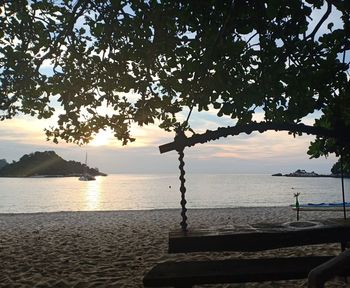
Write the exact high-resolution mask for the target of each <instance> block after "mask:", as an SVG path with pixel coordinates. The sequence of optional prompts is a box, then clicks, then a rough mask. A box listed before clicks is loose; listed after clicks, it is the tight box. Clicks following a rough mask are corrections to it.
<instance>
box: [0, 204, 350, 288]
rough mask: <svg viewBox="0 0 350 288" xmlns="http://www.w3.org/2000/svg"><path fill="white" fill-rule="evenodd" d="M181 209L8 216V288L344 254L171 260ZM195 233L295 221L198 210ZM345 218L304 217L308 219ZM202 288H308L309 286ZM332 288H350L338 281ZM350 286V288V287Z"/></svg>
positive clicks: (128, 283)
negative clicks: (162, 267) (181, 265)
mask: <svg viewBox="0 0 350 288" xmlns="http://www.w3.org/2000/svg"><path fill="white" fill-rule="evenodd" d="M179 213H180V211H179V210H152V211H106V212H57V213H35V214H0V287H143V286H142V278H143V275H144V274H145V273H146V272H147V271H148V270H149V269H150V268H151V267H152V266H153V265H155V264H156V263H158V262H160V261H165V260H169V259H173V260H174V259H207V258H229V257H258V256H262V255H264V256H266V255H269V256H273V255H280V256H292V255H306V254H319V255H327V254H328V255H329V254H334V255H336V254H337V253H339V251H340V250H339V245H338V244H332V245H314V246H307V247H298V248H285V249H277V250H273V251H264V252H261V253H260V252H259V253H247V252H245V253H237V252H234V253H231V252H230V253H229V252H225V253H195V254H191V255H185V254H177V255H169V254H167V245H168V232H169V230H171V229H174V228H178V227H179V224H178V223H179V222H180V214H179ZM188 216H189V220H188V222H189V225H190V227H208V226H214V225H220V226H221V225H227V224H239V223H256V222H262V221H272V222H287V221H293V220H295V212H294V211H292V210H291V209H290V208H289V207H278V208H234V209H206V210H190V211H189V212H188ZM336 217H342V214H341V212H339V213H338V212H329V213H325V212H303V213H301V220H307V219H320V218H336ZM198 287H307V284H306V280H298V281H280V282H264V283H248V284H230V285H216V286H215V285H212V286H209V285H207V286H198ZM327 287H347V286H346V285H345V284H344V283H342V282H341V281H340V280H337V279H336V280H334V281H332V282H330V283H329V284H327ZM348 287H350V286H348Z"/></svg>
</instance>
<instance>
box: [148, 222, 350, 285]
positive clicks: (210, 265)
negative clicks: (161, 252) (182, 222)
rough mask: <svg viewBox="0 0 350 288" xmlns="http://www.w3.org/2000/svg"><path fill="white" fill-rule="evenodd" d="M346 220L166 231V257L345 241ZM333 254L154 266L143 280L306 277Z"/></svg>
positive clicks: (349, 225) (349, 227)
mask: <svg viewBox="0 0 350 288" xmlns="http://www.w3.org/2000/svg"><path fill="white" fill-rule="evenodd" d="M348 241H350V222H349V221H345V222H344V221H338V220H337V221H335V220H328V221H323V222H308V223H307V222H305V223H304V224H303V222H298V223H296V224H293V223H290V225H289V224H288V225H286V224H285V223H282V224H278V223H277V224H276V223H260V224H255V225H240V226H235V227H233V226H232V227H228V228H227V227H222V228H219V229H217V228H216V229H214V228H213V229H200V230H189V231H187V232H183V231H181V230H178V231H173V232H170V233H169V253H192V252H208V251H216V252H220V251H262V250H270V249H277V248H283V247H294V246H301V245H312V244H324V243H339V242H340V243H346V242H348ZM332 258H333V257H332V256H324V257H323V256H307V257H288V258H263V259H261V258H260V259H229V260H211V261H181V262H173V261H168V262H164V263H159V264H158V265H156V266H155V267H154V268H153V269H152V270H151V271H149V272H148V273H147V274H146V275H145V277H144V280H143V283H144V286H145V287H162V286H172V287H192V286H193V285H195V284H219V283H242V282H261V281H270V280H290V279H302V278H307V277H308V274H309V272H310V271H311V270H313V269H314V268H316V267H318V266H319V265H321V264H322V263H325V262H327V261H329V260H330V259H332Z"/></svg>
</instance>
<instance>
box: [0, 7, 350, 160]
mask: <svg viewBox="0 0 350 288" xmlns="http://www.w3.org/2000/svg"><path fill="white" fill-rule="evenodd" d="M0 10H1V11H0V63H1V64H0V72H1V73H0V85H1V89H0V93H1V95H0V111H1V114H0V117H1V120H4V119H8V118H12V117H14V116H16V115H17V114H18V113H24V114H30V115H32V116H36V117H39V118H49V117H52V116H53V115H54V114H55V113H57V114H58V122H57V126H55V127H51V128H48V129H47V130H46V134H47V136H48V137H49V138H51V139H53V140H54V141H57V139H59V138H61V139H64V140H66V141H71V142H77V143H84V142H86V141H88V140H89V139H91V136H92V135H93V133H96V132H98V131H99V130H100V129H106V128H107V127H109V128H110V129H112V130H113V132H114V133H115V136H116V137H117V138H118V139H119V140H122V141H123V143H124V144H126V143H127V142H128V141H130V140H131V141H132V140H133V138H132V135H130V125H131V124H132V123H137V124H138V125H147V124H149V123H154V122H155V121H156V120H157V121H160V127H161V128H163V129H166V130H173V129H177V128H179V127H182V128H183V129H186V128H189V123H188V122H187V121H185V122H184V121H182V122H181V121H180V120H179V119H181V118H179V114H180V113H181V112H183V111H187V112H188V111H189V112H188V113H189V114H190V112H191V111H192V110H193V109H196V110H198V111H202V110H209V109H210V110H213V111H215V112H216V114H217V116H218V117H221V116H223V115H228V116H230V117H231V118H232V123H233V125H244V124H251V123H253V120H252V116H253V115H254V113H256V112H263V113H264V120H265V121H266V122H275V123H292V124H298V123H300V122H301V120H302V118H303V117H305V116H307V115H308V114H310V113H312V112H314V111H320V113H319V114H320V117H319V119H318V120H317V121H316V123H315V126H317V127H323V128H326V129H330V130H334V131H337V134H338V135H345V134H346V133H348V134H349V128H350V96H349V95H350V85H349V74H348V72H349V55H347V52H348V50H349V49H350V16H349V15H350V1H347V0H305V1H302V0H286V1H276V0H220V1H183V0H181V1H173V0H164V1H163V0H161V1H156V0H148V1H141V0H139V1H137V0H119V1H118V0H109V1H89V0H76V1H68V0H55V1H53V0H32V1H24V0H18V1H11V0H5V1H3V4H2V6H0ZM340 138H341V137H339V139H340ZM339 139H338V140H336V139H334V138H327V137H323V136H317V138H316V141H315V142H314V143H313V144H312V145H311V148H310V150H309V153H310V154H311V155H312V156H314V157H318V156H320V155H322V154H327V153H328V152H336V153H340V152H339V151H340V147H341V149H343V150H344V147H345V146H346V145H348V142H346V143H345V142H344V141H342V140H341V139H340V140H339ZM346 149H347V150H345V151H349V150H350V149H349V146H347V148H346ZM343 153H344V151H343ZM346 153H349V152H346Z"/></svg>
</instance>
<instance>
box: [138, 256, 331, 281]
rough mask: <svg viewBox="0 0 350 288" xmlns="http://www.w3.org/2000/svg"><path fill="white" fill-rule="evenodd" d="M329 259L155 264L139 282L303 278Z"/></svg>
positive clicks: (234, 260)
mask: <svg viewBox="0 0 350 288" xmlns="http://www.w3.org/2000/svg"><path fill="white" fill-rule="evenodd" d="M331 258H333V257H327V256H324V257H321V256H318V257H317V256H315V257H293V258H292V257H289V258H265V259H229V260H215V261H214V260H211V261H181V262H172V261H168V262H164V263H159V264H158V265H156V266H155V267H153V268H152V270H151V271H149V272H148V273H147V274H146V276H145V277H144V279H143V284H144V286H145V287H164V286H166V287H168V286H171V287H192V286H193V285H196V284H220V283H242V282H262V281H273V280H275V281H278V280H290V279H303V278H307V276H308V274H309V272H310V271H311V270H312V269H314V268H315V267H317V266H319V265H321V264H322V263H325V262H326V261H328V260H330V259H331Z"/></svg>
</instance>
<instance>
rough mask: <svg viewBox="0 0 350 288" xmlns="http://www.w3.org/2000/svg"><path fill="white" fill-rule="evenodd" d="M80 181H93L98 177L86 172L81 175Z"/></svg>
mask: <svg viewBox="0 0 350 288" xmlns="http://www.w3.org/2000/svg"><path fill="white" fill-rule="evenodd" d="M79 180H80V181H93V180H96V178H95V177H94V176H92V175H90V174H84V175H81V176H80V177H79Z"/></svg>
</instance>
